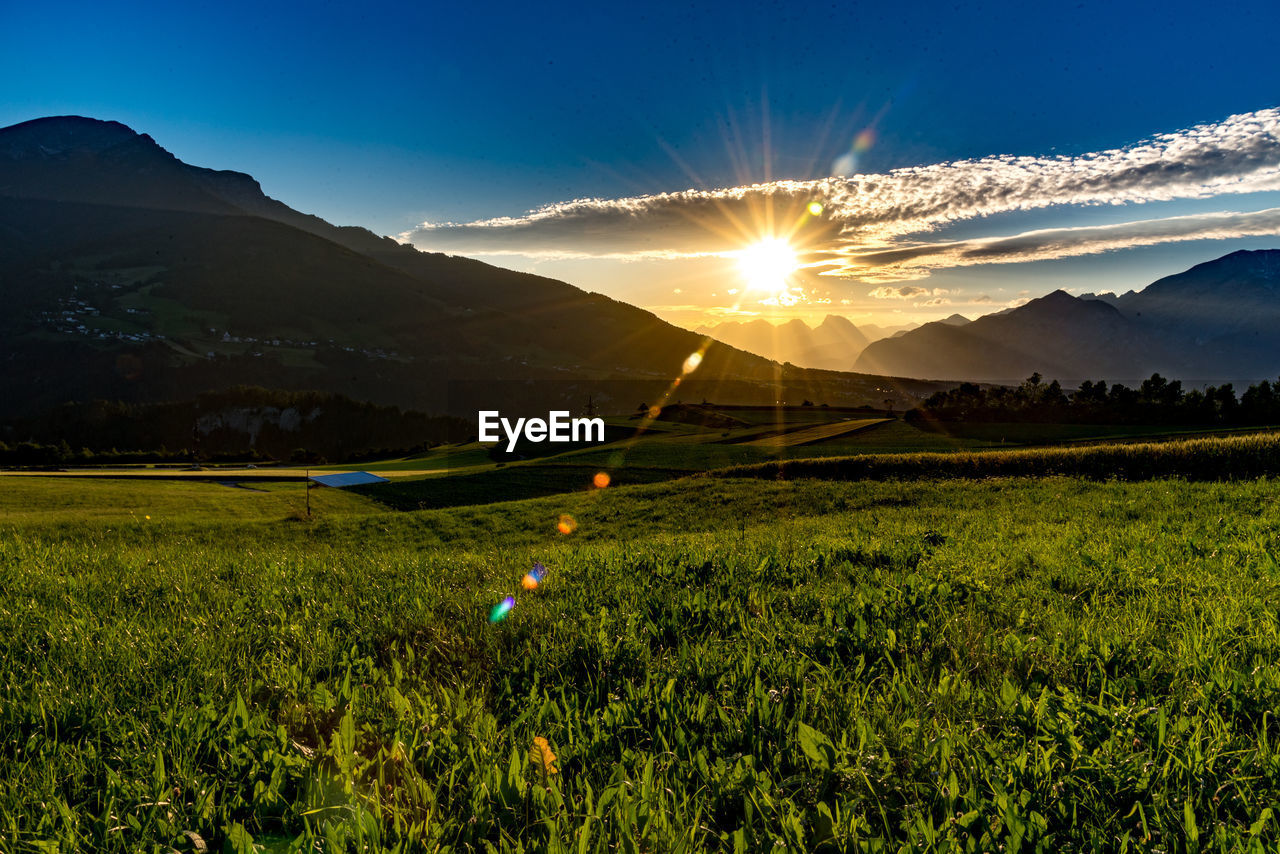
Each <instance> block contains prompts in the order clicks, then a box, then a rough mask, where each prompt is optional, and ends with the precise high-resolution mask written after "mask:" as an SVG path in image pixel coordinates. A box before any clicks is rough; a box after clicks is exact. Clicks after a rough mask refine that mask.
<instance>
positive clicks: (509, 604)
mask: <svg viewBox="0 0 1280 854" xmlns="http://www.w3.org/2000/svg"><path fill="white" fill-rule="evenodd" d="M515 606H516V599H515V597H514V596H508V597H507V598H505V599H503V600H502V601H501V602H499V603H498V604H497V605H494V606H493V608H491V609H490V610H489V622H491V623H497V622H501V621H502V618H503V617H505V616H507V614H510V613H511V609H512V608H514V607H515Z"/></svg>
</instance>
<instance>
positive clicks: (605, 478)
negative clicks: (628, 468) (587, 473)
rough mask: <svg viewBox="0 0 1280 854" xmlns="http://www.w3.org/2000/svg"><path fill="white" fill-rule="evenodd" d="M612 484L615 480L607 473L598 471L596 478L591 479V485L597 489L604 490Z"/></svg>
mask: <svg viewBox="0 0 1280 854" xmlns="http://www.w3.org/2000/svg"><path fill="white" fill-rule="evenodd" d="M612 482H613V478H611V477H609V473H608V472H607V471H598V472H596V476H595V477H593V478H591V485H592V486H594V487H595V488H596V489H604V488H605V487H606V486H608V485H609V484H610V483H612Z"/></svg>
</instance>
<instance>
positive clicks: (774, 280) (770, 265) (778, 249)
mask: <svg viewBox="0 0 1280 854" xmlns="http://www.w3.org/2000/svg"><path fill="white" fill-rule="evenodd" d="M799 266H800V263H799V262H798V261H797V260H796V253H795V250H794V249H792V248H791V245H790V244H788V243H787V241H785V240H783V239H782V238H779V237H771V238H767V239H765V240H761V241H760V242H759V243H757V244H755V245H754V246H748V247H747V248H746V249H743V250H742V251H741V252H739V253H738V268H739V269H740V270H741V272H742V276H743V278H745V279H746V280H747V284H748V285H750V286H751V287H752V288H753V289H755V290H757V291H764V292H765V293H769V294H775V295H776V294H780V293H783V292H784V291H786V289H787V277H788V276H790V275H791V274H792V273H794V272H795V271H796V270H797V269H798V268H799Z"/></svg>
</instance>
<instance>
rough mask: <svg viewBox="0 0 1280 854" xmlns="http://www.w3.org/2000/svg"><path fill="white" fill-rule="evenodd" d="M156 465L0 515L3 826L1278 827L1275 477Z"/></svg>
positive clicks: (62, 845)
mask: <svg viewBox="0 0 1280 854" xmlns="http://www.w3.org/2000/svg"><path fill="white" fill-rule="evenodd" d="M70 486H74V485H67V484H56V483H51V484H46V485H45V487H44V488H47V489H48V490H59V489H66V488H69V487H70ZM151 486H152V485H151V484H138V485H135V486H131V487H130V488H132V489H136V490H139V492H138V494H137V495H135V496H134V498H133V499H131V502H130V504H131V507H139V508H141V507H148V509H150V510H152V511H154V512H151V513H150V514H149V515H151V516H152V519H150V520H145V519H141V518H139V519H134V518H132V517H130V516H128V515H117V516H114V517H112V516H108V515H102V516H97V517H89V516H86V517H85V518H84V519H83V520H82V521H81V522H80V523H79V524H75V525H71V524H67V521H66V519H65V518H59V519H57V520H56V521H54V522H50V523H43V522H41V521H40V520H39V519H38V518H34V517H32V516H31V515H26V516H21V517H19V516H17V515H6V516H4V517H3V518H0V532H2V533H3V536H2V537H0V651H2V652H3V655H2V656H0V756H3V762H0V850H3V851H5V852H18V851H64V852H73V851H95V852H97V851H103V852H115V851H118V852H135V851H156V852H168V851H170V850H171V849H177V850H179V851H193V850H200V848H201V847H204V848H207V849H208V850H212V851H216V850H223V851H245V852H247V851H261V850H267V851H316V850H324V851H399V852H409V851H424V850H456V851H466V850H474V851H488V850H500V851H532V850H547V851H575V852H578V851H588V852H605V851H614V850H625V851H694V850H722V851H761V850H796V851H801V850H830V851H855V850H868V851H889V850H893V851H897V850H903V849H929V850H949V851H998V850H1004V851H1086V850H1105V851H1115V850H1169V851H1173V850H1178V851H1183V850H1242V851H1266V850H1274V849H1275V847H1276V846H1277V845H1280V827H1278V826H1277V824H1276V819H1275V816H1274V814H1273V812H1272V809H1273V805H1274V804H1276V803H1280V752H1278V751H1277V749H1276V744H1277V741H1278V739H1280V726H1278V725H1277V720H1276V717H1275V713H1274V709H1276V708H1277V704H1278V703H1280V672H1277V669H1276V667H1275V662H1276V661H1277V660H1280V618H1278V617H1277V615H1278V614H1280V571H1278V569H1277V565H1276V555H1277V553H1278V551H1280V523H1278V522H1277V519H1278V518H1280V517H1278V516H1277V513H1276V509H1277V508H1276V502H1277V498H1276V493H1275V489H1274V482H1272V481H1269V480H1260V481H1247V482H1236V483H1192V482H1186V481H1163V480H1155V481H1149V482H1146V483H1141V484H1131V483H1123V482H1114V483H1099V482H1089V481H1084V480H1072V479H1060V478H1059V479H1040V480H1030V481H1019V480H997V481H991V482H985V483H975V482H969V481H953V482H939V483H929V484H926V483H902V482H884V483H877V482H866V483H815V482H798V483H795V484H790V483H760V482H759V481H755V480H746V481H744V480H736V481H735V480H710V479H703V480H697V481H681V482H675V483H667V484H660V485H654V486H638V487H630V488H626V489H623V490H618V491H613V490H605V491H603V492H599V493H596V494H594V495H576V496H570V497H563V498H548V499H538V500H533V501H525V502H519V503H514V504H508V505H496V506H492V507H487V508H454V509H449V510H437V511H427V512H416V513H378V512H375V511H374V510H373V508H371V507H369V506H365V505H360V506H359V508H358V510H359V512H358V513H357V512H354V511H355V510H356V509H357V508H356V507H355V506H354V505H352V506H351V507H349V508H347V509H348V510H351V511H352V512H351V513H350V514H349V515H344V509H343V507H342V506H340V505H338V504H336V503H331V504H330V505H328V506H327V508H326V511H327V513H328V515H327V516H326V517H323V518H321V519H320V520H318V521H316V522H313V523H306V522H302V521H297V520H289V519H287V518H286V514H287V512H288V511H287V506H286V505H284V504H282V503H281V497H280V496H273V495H270V494H265V495H257V494H246V495H242V494H241V492H242V491H230V490H228V491H227V492H228V494H229V495H230V496H232V497H233V498H234V499H235V500H237V501H257V500H261V501H262V502H263V503H262V505H261V506H262V508H263V516H262V517H261V518H257V519H250V518H247V517H245V515H244V508H243V506H241V507H240V508H239V509H238V510H237V511H236V515H234V516H221V517H220V516H218V515H217V514H216V513H211V512H208V511H206V510H205V509H203V507H202V508H199V509H198V510H197V511H196V512H193V513H184V512H183V510H182V508H183V507H184V501H185V499H184V498H183V495H184V494H185V493H182V494H180V493H179V492H177V491H174V492H172V493H166V494H163V495H160V496H159V497H154V496H149V494H148V493H146V492H145V490H147V489H149V488H150V487H151ZM25 488H27V489H31V490H34V489H39V488H41V487H39V486H38V485H31V486H27V487H25ZM205 488H207V489H210V490H217V489H218V487H213V486H209V487H205ZM214 494H220V493H216V492H215V493H214ZM148 497H152V498H153V500H152V501H151V503H150V505H148ZM117 498H120V499H123V496H117ZM31 501H32V502H33V503H37V504H40V505H41V506H53V505H56V504H57V503H58V502H57V496H56V493H52V494H49V495H46V497H45V499H44V501H43V502H38V501H36V500H35V497H34V496H33V497H32V498H31ZM130 512H133V511H132V509H131V510H130ZM565 512H568V513H572V514H573V515H574V516H575V518H576V519H577V521H578V532H577V533H575V534H574V535H572V536H568V537H564V536H560V535H557V534H554V533H553V531H554V523H555V519H556V518H557V515H558V514H560V513H565ZM535 560H538V561H541V562H543V563H544V564H545V565H546V566H547V567H548V570H549V574H548V576H547V578H546V580H545V581H544V583H543V584H542V585H541V586H540V587H539V588H538V589H536V590H533V591H527V592H526V591H522V590H521V589H520V586H519V585H520V581H519V579H520V577H521V575H522V574H523V573H524V572H525V571H526V570H527V569H528V567H529V566H530V565H531V564H532V562H533V561H535ZM512 593H514V594H515V595H516V596H517V604H516V606H515V608H514V609H513V610H512V611H511V612H510V614H509V615H508V616H507V617H506V619H504V620H502V621H501V622H498V623H490V622H488V619H487V617H488V614H489V611H490V608H491V607H492V605H493V604H494V603H496V602H497V601H499V599H501V597H503V596H505V595H508V594H512ZM538 739H545V747H546V749H547V751H548V752H549V754H551V755H553V756H554V759H550V758H548V755H547V754H543V752H542V747H543V746H544V745H543V744H542V743H540V742H538ZM552 769H554V771H553V770H552Z"/></svg>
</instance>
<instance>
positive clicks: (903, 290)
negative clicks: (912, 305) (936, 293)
mask: <svg viewBox="0 0 1280 854" xmlns="http://www.w3.org/2000/svg"><path fill="white" fill-rule="evenodd" d="M928 294H929V289H928V288H922V287H919V286H918V285H902V286H901V287H897V288H890V287H880V288H876V289H875V290H873V291H872V292H871V293H870V294H868V296H870V297H872V298H873V299H911V298H913V297H922V296H928Z"/></svg>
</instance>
